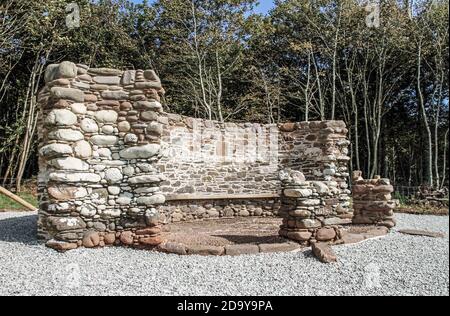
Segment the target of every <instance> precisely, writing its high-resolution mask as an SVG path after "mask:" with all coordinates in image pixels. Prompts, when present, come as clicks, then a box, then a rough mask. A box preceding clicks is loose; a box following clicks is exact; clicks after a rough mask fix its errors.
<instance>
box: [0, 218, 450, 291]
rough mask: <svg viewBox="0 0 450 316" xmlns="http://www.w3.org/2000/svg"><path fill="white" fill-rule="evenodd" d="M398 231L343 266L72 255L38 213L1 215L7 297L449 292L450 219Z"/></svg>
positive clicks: (306, 256) (356, 250)
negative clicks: (50, 235)
mask: <svg viewBox="0 0 450 316" xmlns="http://www.w3.org/2000/svg"><path fill="white" fill-rule="evenodd" d="M397 219H398V222H399V226H398V228H397V229H399V228H417V229H426V230H432V231H439V232H443V233H445V234H446V236H447V237H446V238H444V239H432V238H426V237H413V236H407V235H402V234H399V233H396V232H393V233H391V234H390V235H389V236H387V237H385V238H381V239H376V240H369V241H366V242H364V243H361V244H358V245H351V246H338V247H334V250H335V252H336V254H337V255H338V257H339V263H337V264H331V265H324V264H321V263H319V262H318V261H317V260H316V259H315V258H313V257H312V255H311V252H310V251H305V252H300V253H282V254H267V255H251V256H242V257H200V256H185V257H180V256H176V255H166V254H159V253H152V252H147V251H137V250H132V249H125V248H105V249H94V250H87V249H79V250H75V251H71V252H68V253H65V254H60V253H57V252H55V251H53V250H50V249H46V248H45V247H44V246H43V245H40V244H39V243H38V242H37V241H36V239H35V230H36V227H35V226H36V224H35V223H36V214H35V213H0V267H1V268H0V285H1V286H0V295H445V296H448V295H449V239H448V233H449V218H448V216H446V217H435V216H417V215H404V214H399V215H398V216H397Z"/></svg>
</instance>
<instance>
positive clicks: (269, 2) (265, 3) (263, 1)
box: [131, 0, 274, 13]
mask: <svg viewBox="0 0 450 316" xmlns="http://www.w3.org/2000/svg"><path fill="white" fill-rule="evenodd" d="M131 1H133V2H134V3H140V2H142V0H131ZM259 2H260V3H259V6H258V7H257V8H256V10H255V11H256V12H258V13H267V12H269V10H270V9H272V8H273V5H274V4H273V0H259Z"/></svg>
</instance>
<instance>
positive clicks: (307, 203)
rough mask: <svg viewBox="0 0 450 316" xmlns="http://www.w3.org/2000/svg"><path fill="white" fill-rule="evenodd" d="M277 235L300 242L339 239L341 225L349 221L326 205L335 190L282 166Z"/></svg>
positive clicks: (334, 193) (335, 193) (333, 240)
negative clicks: (280, 221)
mask: <svg viewBox="0 0 450 316" xmlns="http://www.w3.org/2000/svg"><path fill="white" fill-rule="evenodd" d="M280 180H281V182H282V188H283V189H282V197H281V203H282V205H281V210H280V211H281V216H282V217H283V224H282V226H281V229H280V235H281V236H283V237H286V238H289V239H292V240H295V241H298V242H300V243H302V244H306V245H307V244H309V243H311V242H315V241H326V242H336V241H338V240H340V239H341V230H340V228H341V225H346V224H350V223H351V219H348V218H346V217H345V216H343V217H339V216H340V215H339V214H338V213H337V211H336V210H335V209H333V208H332V207H330V206H327V203H326V201H327V200H328V199H332V198H336V196H338V195H339V194H340V191H339V190H333V189H332V188H329V187H328V186H327V185H326V183H325V182H322V181H306V179H305V176H304V175H303V174H302V173H301V172H299V171H292V170H289V169H287V170H282V171H281V172H280Z"/></svg>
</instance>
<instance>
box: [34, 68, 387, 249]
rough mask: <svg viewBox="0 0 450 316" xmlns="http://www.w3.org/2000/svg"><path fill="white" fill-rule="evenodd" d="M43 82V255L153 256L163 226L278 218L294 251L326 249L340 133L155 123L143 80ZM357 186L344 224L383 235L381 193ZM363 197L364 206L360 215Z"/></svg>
mask: <svg viewBox="0 0 450 316" xmlns="http://www.w3.org/2000/svg"><path fill="white" fill-rule="evenodd" d="M45 82H46V86H45V87H44V88H43V90H42V91H41V92H40V94H39V97H38V100H39V104H40V111H41V113H40V119H39V156H40V158H39V166H40V174H39V181H38V182H39V194H40V212H39V223H38V234H39V236H40V237H41V238H42V239H44V240H46V241H47V245H48V246H49V247H52V248H54V249H57V250H60V251H66V250H70V249H75V248H77V247H81V246H83V247H88V248H93V247H103V246H108V245H125V246H130V247H138V248H151V249H153V248H155V247H156V246H159V249H164V247H163V244H164V238H163V236H164V234H163V233H162V231H163V227H162V226H163V225H164V224H167V223H170V222H180V221H193V220H204V219H214V218H232V217H249V216H282V217H283V219H284V220H283V226H282V227H281V229H280V234H281V235H282V236H285V237H287V238H289V239H293V240H295V241H297V242H300V243H305V244H309V243H310V242H316V241H326V242H335V241H337V240H339V238H340V227H341V226H342V225H346V224H350V223H351V221H352V216H353V215H352V210H351V209H350V194H351V192H350V191H349V185H348V181H347V179H348V178H349V174H348V169H347V164H348V161H349V157H348V155H347V154H348V145H349V142H348V140H347V132H348V131H347V129H346V127H345V124H344V123H343V122H338V121H326V122H301V123H286V124H280V125H276V124H269V125H263V124H252V123H236V124H235V123H219V122H216V121H208V120H202V119H193V118H189V117H184V116H180V115H175V114H169V113H165V112H164V110H163V106H162V105H161V103H160V99H161V96H162V95H163V94H164V93H165V91H164V89H163V87H162V85H161V80H160V79H159V77H158V76H157V74H156V73H155V72H154V71H152V70H145V71H144V70H125V71H122V70H116V69H109V68H95V69H94V68H89V67H87V66H85V65H81V64H74V63H71V62H62V63H60V64H54V65H50V66H48V68H47V70H46V74H45ZM361 181H362V180H358V182H357V183H356V185H357V191H356V192H355V193H356V194H355V195H354V198H355V199H356V202H355V205H356V210H357V216H356V218H355V219H354V222H357V223H366V222H367V223H369V222H370V223H377V224H378V223H384V224H387V223H390V221H391V219H392V216H391V215H390V214H391V211H392V209H391V208H389V207H388V206H390V205H391V204H389V203H390V202H389V199H388V197H389V196H388V195H389V193H390V192H387V191H390V189H391V187H390V186H389V184H384V183H385V181H384V180H377V181H378V182H377V184H376V185H375V188H374V189H373V188H372V187H371V188H372V189H370V190H369V191H367V192H366V191H364V190H362V188H363V187H364V188H365V187H369V186H370V185H372V186H373V184H372V182H370V181H369V182H370V183H366V182H364V183H360V182H361ZM383 181H384V182H383ZM367 197H370V199H371V200H370V201H375V202H374V203H375V206H374V205H373V203H372V202H369V203H366V204H364V205H363V204H362V200H363V199H366V198H367ZM358 199H359V200H358ZM380 201H382V202H380ZM381 204H382V205H381ZM379 214H382V215H383V216H382V217H377V216H378V215H379ZM374 216H375V217H376V218H378V219H380V218H381V219H380V220H377V221H375V220H374ZM366 219H367V220H366ZM369 219H370V220H369ZM365 220H366V221H365Z"/></svg>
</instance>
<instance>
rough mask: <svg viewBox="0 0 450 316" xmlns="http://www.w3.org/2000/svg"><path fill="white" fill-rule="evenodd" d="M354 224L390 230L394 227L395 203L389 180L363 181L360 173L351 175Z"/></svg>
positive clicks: (378, 177)
mask: <svg viewBox="0 0 450 316" xmlns="http://www.w3.org/2000/svg"><path fill="white" fill-rule="evenodd" d="M352 191H353V209H354V217H353V223H354V224H371V225H379V226H386V227H388V228H392V227H394V226H395V225H396V222H395V219H394V208H395V207H396V204H397V201H395V200H392V195H391V193H392V192H394V188H393V187H392V185H391V183H390V181H389V179H381V177H380V176H377V177H375V179H371V180H364V179H363V178H362V172H361V171H355V172H354V173H353V187H352Z"/></svg>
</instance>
